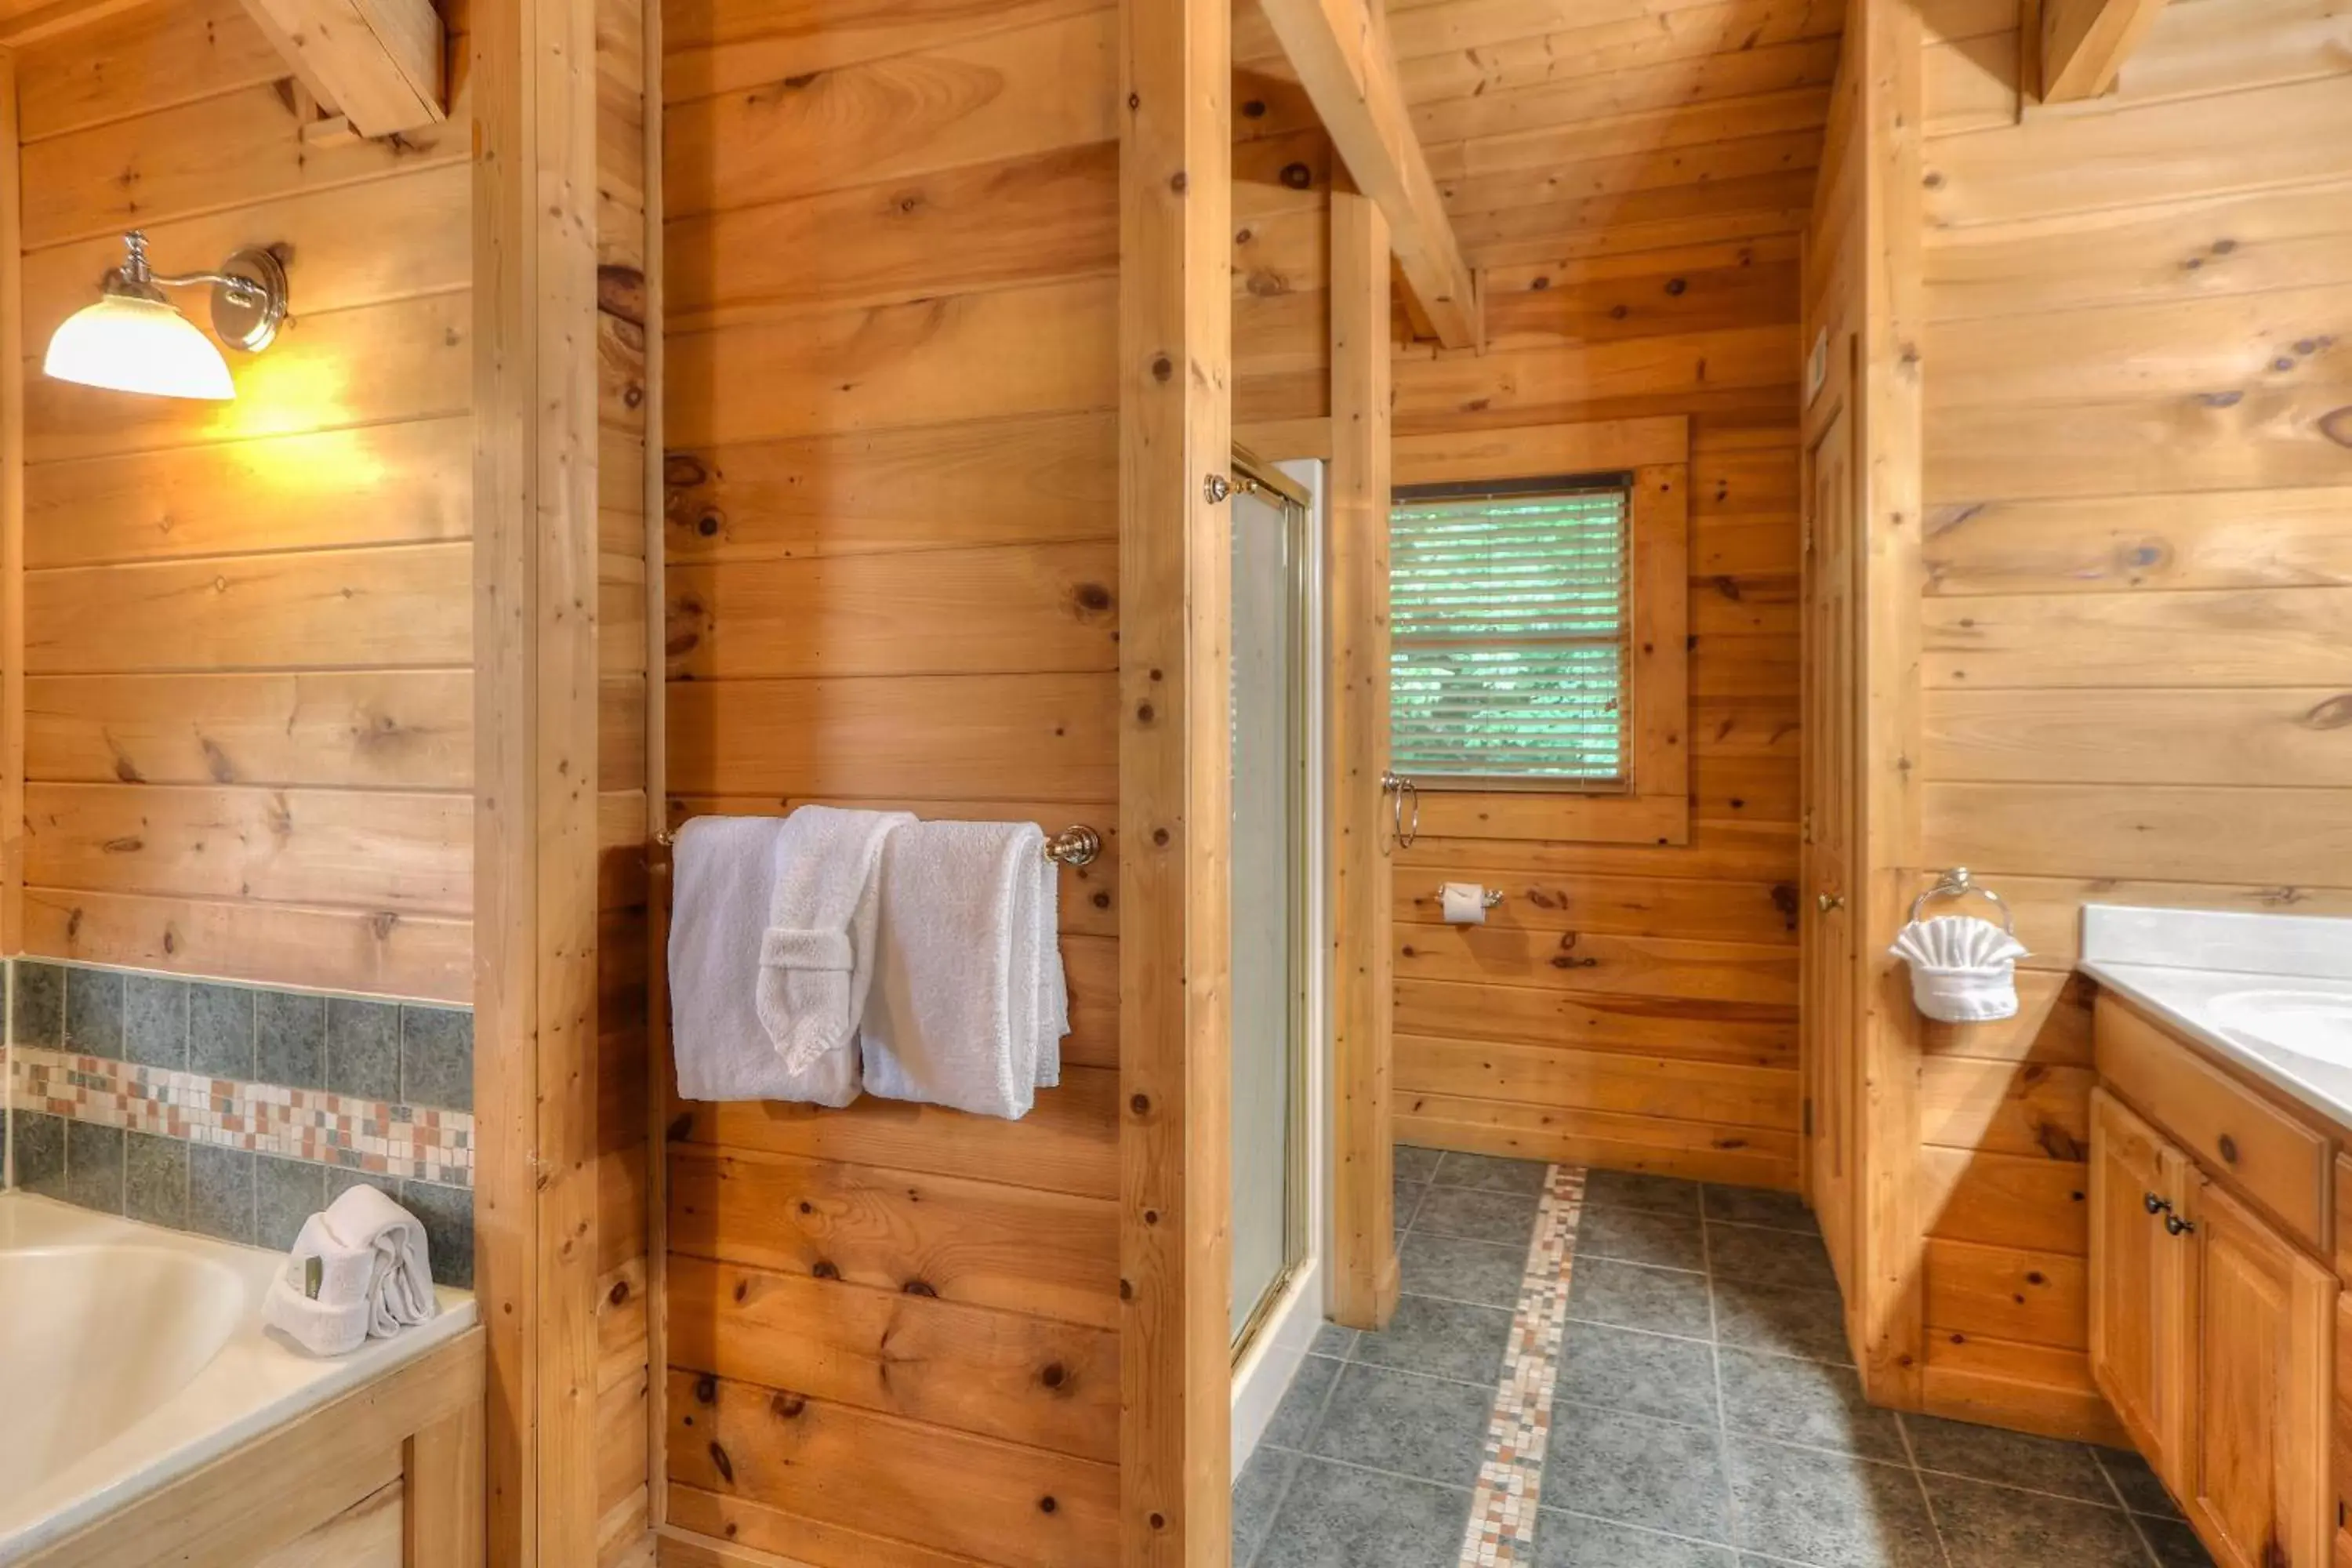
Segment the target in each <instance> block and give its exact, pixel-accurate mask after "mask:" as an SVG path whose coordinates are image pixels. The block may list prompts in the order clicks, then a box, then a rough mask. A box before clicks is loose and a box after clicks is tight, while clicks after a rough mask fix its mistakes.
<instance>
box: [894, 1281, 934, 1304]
mask: <svg viewBox="0 0 2352 1568" xmlns="http://www.w3.org/2000/svg"><path fill="white" fill-rule="evenodd" d="M898 1289H900V1290H901V1291H902V1292H904V1293H905V1294H907V1295H909V1296H929V1297H930V1298H931V1299H932V1300H938V1299H939V1294H940V1293H939V1292H938V1291H937V1290H934V1289H931V1282H930V1281H929V1280H928V1279H909V1280H908V1281H907V1282H906V1283H905V1284H904V1285H901V1286H899V1287H898Z"/></svg>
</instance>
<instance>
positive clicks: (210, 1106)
mask: <svg viewBox="0 0 2352 1568" xmlns="http://www.w3.org/2000/svg"><path fill="white" fill-rule="evenodd" d="M8 1076H9V1102H10V1104H11V1105H12V1106H13V1107H14V1108H15V1109H16V1110H22V1111H35V1112H42V1113H46V1114H47V1115H51V1116H59V1117H63V1118H65V1119H66V1120H68V1121H79V1122H88V1123H93V1124H95V1125H98V1126H101V1127H121V1128H123V1129H125V1130H127V1131H133V1132H145V1133H151V1134H156V1135H160V1136H163V1137H166V1138H177V1139H180V1140H182V1141H184V1142H191V1143H203V1144H209V1145H212V1146H214V1147H216V1148H228V1149H242V1150H247V1151H249V1152H254V1153H260V1154H270V1155H275V1156H277V1157H278V1158H280V1159H289V1160H302V1161H307V1162H310V1163H313V1164H320V1165H331V1166H336V1167H338V1168H340V1169H342V1170H348V1171H359V1172H362V1173H367V1174H369V1175H378V1176H392V1177H399V1178H408V1179H414V1180H417V1181H426V1182H436V1183H439V1184H444V1185H447V1186H462V1187H470V1186H472V1185H473V1183H474V1119H473V1117H472V1116H471V1115H469V1114H468V1113H467V1112H465V1111H462V1110H418V1109H416V1108H415V1107H411V1106H405V1105H400V1104H395V1103H394V1102H392V1101H388V1100H364V1099H361V1098H358V1097H356V1096H352V1095H343V1094H334V1093H331V1092H329V1091H328V1090H325V1089H289V1088H287V1087H285V1086H284V1085H281V1084H270V1083H251V1082H245V1081H240V1080H237V1079H221V1078H215V1077H212V1076H211V1075H209V1074H205V1073H196V1072H188V1071H184V1070H182V1069H179V1068H154V1067H142V1066H141V1065H139V1064H137V1063H134V1062H123V1061H117V1060H114V1059H112V1058H106V1057H92V1056H82V1055H79V1054H77V1053H74V1052H69V1051H61V1050H56V1049H52V1048H49V1047H40V1046H25V1045H19V1046H16V1047H14V1048H13V1051H12V1054H11V1056H10V1058H9V1063H8Z"/></svg>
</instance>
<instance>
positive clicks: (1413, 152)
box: [1262, 0, 1479, 349]
mask: <svg viewBox="0 0 2352 1568" xmlns="http://www.w3.org/2000/svg"><path fill="white" fill-rule="evenodd" d="M1262 3H1263V9H1264V10H1265V19H1266V21H1267V23H1268V24H1269V25H1270V26H1272V27H1273V28H1274V34H1275V37H1277V38H1279V39H1281V40H1282V49H1283V53H1285V54H1286V55H1287V56H1289V57H1290V63H1291V66H1292V68H1294V69H1296V70H1297V72H1298V79H1299V82H1300V84H1301V85H1302V86H1304V87H1305V88H1306V89H1307V98H1308V99H1309V100H1311V101H1312V102H1313V103H1314V105H1315V112H1316V114H1317V115H1318V117H1320V119H1321V120H1322V121H1323V128H1324V130H1325V131H1326V132H1328V134H1329V135H1330V138H1331V145H1332V146H1333V147H1334V148H1335V149H1336V150H1337V151H1338V152H1339V157H1340V159H1341V161H1342V162H1344V163H1346V164H1347V165H1348V173H1349V175H1350V176H1351V177H1353V179H1354V180H1355V182H1356V188H1357V189H1358V190H1360V191H1361V192H1363V194H1364V195H1367V196H1370V198H1371V199H1372V201H1373V203H1374V205H1377V206H1378V207H1379V208H1380V209H1381V216H1384V217H1386V218H1387V219H1388V224H1389V243H1390V245H1391V247H1392V248H1393V249H1394V250H1395V252H1396V258H1397V266H1398V268H1399V269H1400V270H1401V271H1402V273H1403V274H1404V279H1405V286H1406V290H1407V293H1408V295H1409V297H1410V298H1409V301H1408V308H1416V309H1415V315H1416V318H1419V317H1426V318H1427V319H1428V321H1429V325H1430V329H1431V331H1433V332H1434V333H1435V334H1436V336H1437V341H1438V342H1442V343H1444V345H1445V346H1446V347H1447V348H1451V349H1461V348H1470V347H1474V346H1475V344H1476V343H1477V342H1478V337H1479V333H1478V297H1477V282H1476V279H1474V278H1473V277H1472V276H1471V272H1470V268H1469V265H1468V264H1467V263H1466V262H1465V261H1464V260H1463V259H1462V247H1460V246H1459V245H1458V244H1456V243H1455V242H1454V226H1453V224H1452V223H1451V222H1450V221H1449V220H1448V219H1447V218H1446V216H1445V203H1444V198H1443V197H1442V196H1441V195H1439V194H1438V189H1437V180H1436V178H1435V177H1434V176H1433V175H1432V174H1430V172H1429V160H1428V158H1427V157H1426V156H1425V155H1423V153H1422V150H1421V142H1420V141H1419V139H1418V138H1416V137H1415V136H1414V135H1413V131H1412V116H1411V115H1410V113H1409V112H1408V111H1407V110H1406V108H1405V101H1404V90H1403V89H1402V87H1401V86H1400V85H1399V83H1398V79H1397V67H1396V56H1395V54H1394V52H1393V51H1391V48H1390V47H1389V39H1388V30H1387V28H1386V27H1385V26H1383V25H1382V23H1381V11H1380V8H1379V7H1378V6H1377V5H1371V4H1368V3H1367V0H1262Z"/></svg>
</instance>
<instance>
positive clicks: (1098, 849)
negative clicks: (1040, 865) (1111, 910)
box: [654, 824, 1102, 866]
mask: <svg viewBox="0 0 2352 1568" xmlns="http://www.w3.org/2000/svg"><path fill="white" fill-rule="evenodd" d="M654 842H655V843H656V844H657V845H659V846H661V847H663V848H664V849H667V848H670V847H673V846H674V845H676V844H677V829H676V828H670V827H665V828H663V829H662V830H661V831H660V832H659V833H656V834H655V835H654ZM1101 853H1102V835H1101V834H1099V833H1097V832H1096V831H1095V830H1094V829H1093V828H1091V827H1088V826H1085V825H1084V824H1080V825H1079V826H1075V827H1065V828H1064V829H1062V831H1061V832H1059V833H1056V834H1053V835H1051V836H1050V837H1047V838H1046V840H1045V858H1046V859H1048V860H1051V861H1053V862H1054V863H1055V865H1057V866H1091V865H1093V864H1094V863H1095V858H1096V857H1097V856H1099V855H1100V854H1101Z"/></svg>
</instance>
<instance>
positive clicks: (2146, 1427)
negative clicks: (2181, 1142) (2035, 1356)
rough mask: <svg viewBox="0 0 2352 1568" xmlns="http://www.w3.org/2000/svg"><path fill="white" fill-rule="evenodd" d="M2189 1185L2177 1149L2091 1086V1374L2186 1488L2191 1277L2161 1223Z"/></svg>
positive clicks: (2172, 1482)
mask: <svg viewBox="0 0 2352 1568" xmlns="http://www.w3.org/2000/svg"><path fill="white" fill-rule="evenodd" d="M2189 1185H2190V1178H2189V1166H2188V1163H2187V1161H2186V1159H2185V1158H2184V1157H2183V1156H2182V1155H2181V1153H2180V1152H2179V1150H2177V1149H2175V1148H2173V1147H2172V1145H2170V1144H2169V1143H2167V1142H2165V1141H2164V1140H2163V1138H2162V1137H2161V1136H2159V1135H2158V1133H2157V1131H2156V1130H2155V1129H2154V1128H2152V1127H2150V1126H2149V1125H2148V1124H2147V1122H2145V1121H2141V1120H2140V1119H2139V1118H2138V1117H2137V1116H2135V1115H2133V1114H2132V1113H2131V1112H2130V1111H2128V1110H2125V1109H2124V1107H2123V1104H2122V1102H2121V1101H2119V1100H2116V1099H2115V1098H2114V1097H2113V1096H2112V1095H2110V1094H2108V1093H2107V1092H2106V1091H2105V1089H2095V1090H2093V1091H2092V1094H2091V1268H2090V1281H2091V1373H2092V1375H2093V1376H2094V1377H2095V1378H2096V1379H2097V1381H2098V1384H2099V1387H2100V1389H2101V1391H2102V1392H2104V1393H2105V1394H2106V1396H2107V1402H2108V1403H2109V1404H2110V1405H2114V1406H2115V1409H2116V1415H2118V1416H2120V1417H2121V1418H2122V1420H2123V1424H2124V1426H2125V1427H2126V1430H2128V1431H2129V1432H2130V1433H2131V1435H2132V1440H2133V1441H2134V1442H2136V1443H2137V1444H2138V1445H2139V1447H2140V1452H2141V1453H2142V1454H2144V1455H2146V1456H2147V1461H2148V1463H2149V1464H2150V1465H2151V1466H2153V1467H2154V1468H2155V1469H2156V1473H2157V1474H2158V1476H2160V1477H2162V1478H2163V1479H2164V1483H2165V1484H2166V1485H2167V1486H2168V1487H2170V1488H2171V1489H2173V1490H2174V1492H2175V1493H2182V1492H2185V1491H2186V1489H2187V1483H2188V1479H2189V1478H2188V1472H2187V1467H2186V1444H2187V1439H2188V1431H2187V1427H2188V1416H2189V1400H2190V1396H2191V1392H2192V1390H2191V1385H2190V1378H2191V1375H2192V1373H2193V1370H2194V1369H2193V1367H2192V1364H2191V1363H2190V1359H2189V1321H2190V1318H2191V1316H2192V1312H2191V1306H2192V1294H2191V1293H2192V1292H2193V1291H2194V1290H2195V1289H2196V1285H2197V1281H2196V1277H2195V1273H2194V1271H2193V1270H2192V1269H2191V1268H2189V1262H2190V1255H2189V1248H2187V1247H2182V1246H2180V1245H2179V1241H2178V1238H2177V1237H2174V1236H2173V1235H2171V1234H2170V1233H2168V1231H2167V1230H2166V1228H2165V1220H2166V1219H2167V1218H2168V1217H2169V1216H2172V1215H2177V1214H2178V1213H2179V1209H2180V1206H2181V1203H2182V1200H2183V1199H2184V1198H2185V1197H2186V1196H2187V1195H2188V1193H2189Z"/></svg>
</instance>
